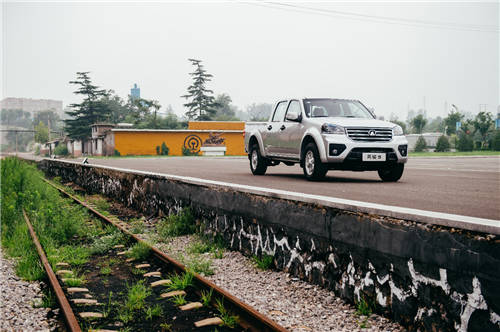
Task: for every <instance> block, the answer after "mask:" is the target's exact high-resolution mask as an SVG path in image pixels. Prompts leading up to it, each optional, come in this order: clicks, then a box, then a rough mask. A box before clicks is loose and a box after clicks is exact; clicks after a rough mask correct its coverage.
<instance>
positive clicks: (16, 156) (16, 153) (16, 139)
mask: <svg viewBox="0 0 500 332" xmlns="http://www.w3.org/2000/svg"><path fill="white" fill-rule="evenodd" d="M16 157H17V130H16Z"/></svg>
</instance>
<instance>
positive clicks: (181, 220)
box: [157, 208, 196, 238]
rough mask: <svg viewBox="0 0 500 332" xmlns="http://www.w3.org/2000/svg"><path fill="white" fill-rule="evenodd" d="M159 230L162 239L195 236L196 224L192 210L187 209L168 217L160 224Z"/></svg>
mask: <svg viewBox="0 0 500 332" xmlns="http://www.w3.org/2000/svg"><path fill="white" fill-rule="evenodd" d="M157 230H158V234H159V235H160V236H161V237H162V238H168V237H171V236H180V235H187V234H193V233H194V232H195V230H196V222H195V218H194V216H193V214H192V213H191V209H189V208H185V209H183V210H182V211H181V212H180V213H179V214H176V215H173V214H172V215H170V216H168V217H167V218H165V219H164V220H162V221H161V222H160V223H159V224H158V226H157Z"/></svg>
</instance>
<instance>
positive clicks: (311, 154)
mask: <svg viewBox="0 0 500 332" xmlns="http://www.w3.org/2000/svg"><path fill="white" fill-rule="evenodd" d="M302 169H303V170H304V175H305V177H306V179H307V180H309V181H318V180H321V179H323V178H324V177H325V175H326V172H328V168H327V167H326V165H325V164H323V163H322V162H321V158H320V156H319V151H318V148H317V147H316V144H314V143H309V144H307V145H306V148H305V149H304V167H303V168H302Z"/></svg>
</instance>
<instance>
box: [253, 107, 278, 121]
mask: <svg viewBox="0 0 500 332" xmlns="http://www.w3.org/2000/svg"><path fill="white" fill-rule="evenodd" d="M272 111H273V105H272V104H269V103H259V104H256V103H253V104H251V105H249V106H247V113H248V118H249V119H250V121H267V120H268V119H269V116H270V115H271V112H272Z"/></svg>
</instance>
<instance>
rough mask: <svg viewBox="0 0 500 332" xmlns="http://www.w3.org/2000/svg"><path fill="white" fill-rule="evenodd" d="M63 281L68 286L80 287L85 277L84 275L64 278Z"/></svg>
mask: <svg viewBox="0 0 500 332" xmlns="http://www.w3.org/2000/svg"><path fill="white" fill-rule="evenodd" d="M64 283H65V284H66V286H68V287H80V286H82V285H83V284H85V278H84V277H72V278H65V279H64Z"/></svg>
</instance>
